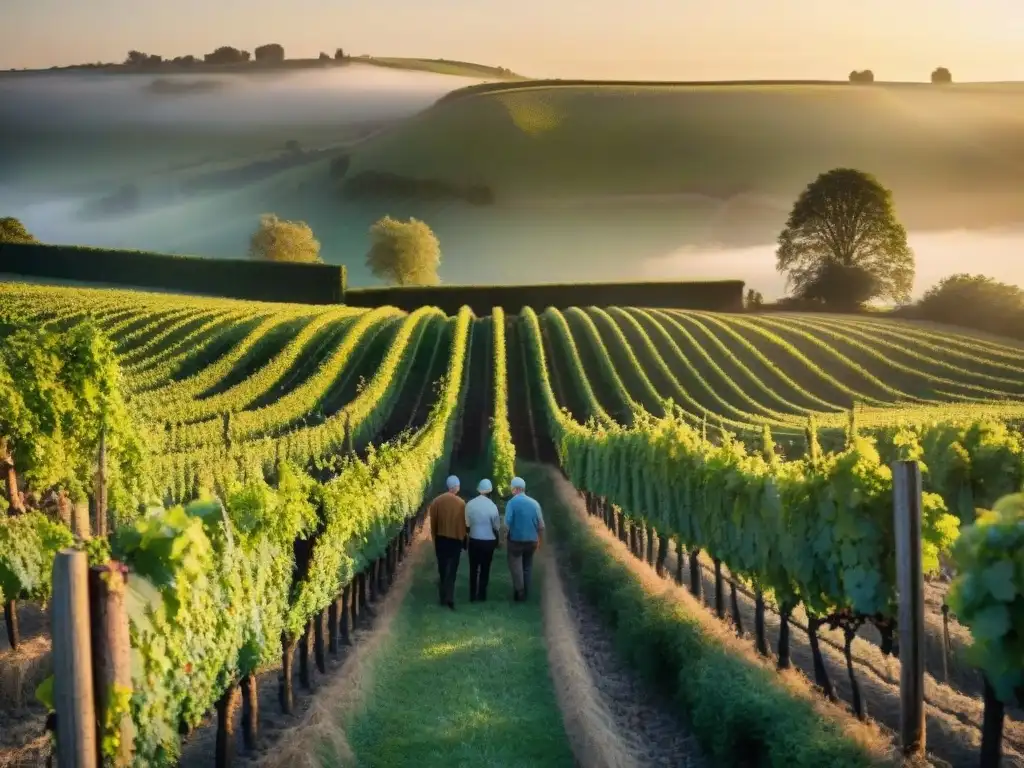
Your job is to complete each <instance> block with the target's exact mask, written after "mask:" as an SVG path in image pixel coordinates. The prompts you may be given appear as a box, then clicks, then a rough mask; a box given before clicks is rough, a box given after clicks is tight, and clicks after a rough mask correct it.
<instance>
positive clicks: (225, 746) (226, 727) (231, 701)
mask: <svg viewBox="0 0 1024 768" xmlns="http://www.w3.org/2000/svg"><path fill="white" fill-rule="evenodd" d="M237 709H238V684H237V683H235V681H234V680H232V681H231V682H230V683H229V684H228V688H227V690H226V691H224V693H223V694H222V695H221V697H220V698H219V699H218V700H217V741H216V743H215V746H214V749H215V752H214V765H215V766H216V768H231V766H232V765H233V764H234V760H235V744H236V743H237V739H236V737H235V711H236V710H237Z"/></svg>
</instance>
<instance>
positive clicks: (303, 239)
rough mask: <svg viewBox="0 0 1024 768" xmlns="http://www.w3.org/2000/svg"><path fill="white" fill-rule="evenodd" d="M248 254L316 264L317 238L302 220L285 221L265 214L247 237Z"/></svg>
mask: <svg viewBox="0 0 1024 768" xmlns="http://www.w3.org/2000/svg"><path fill="white" fill-rule="evenodd" d="M249 255H250V256H251V257H252V258H254V259H261V260H263V261H290V262H301V263H307V264H313V263H320V261H321V259H320V241H319V240H317V239H316V238H315V237H314V236H313V230H312V229H310V228H309V225H308V224H307V223H306V222H304V221H285V220H284V219H279V218H277V216H276V215H275V214H273V213H265V214H263V215H262V216H260V225H259V227H258V228H257V229H256V231H255V232H254V233H253V235H252V238H251V239H250V240H249Z"/></svg>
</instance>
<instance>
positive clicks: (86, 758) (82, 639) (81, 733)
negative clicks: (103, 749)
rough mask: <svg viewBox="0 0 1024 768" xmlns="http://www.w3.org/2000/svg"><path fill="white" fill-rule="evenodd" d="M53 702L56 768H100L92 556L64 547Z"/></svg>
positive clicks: (54, 617)
mask: <svg viewBox="0 0 1024 768" xmlns="http://www.w3.org/2000/svg"><path fill="white" fill-rule="evenodd" d="M50 610H51V613H50V616H51V622H52V627H51V632H52V635H51V636H52V638H53V702H54V708H55V710H56V713H57V761H56V765H57V768H95V766H96V765H97V760H96V750H97V743H96V709H95V704H94V699H93V681H92V642H91V639H90V637H89V560H88V556H87V555H86V554H85V552H79V551H77V550H74V549H63V550H61V551H60V552H58V553H57V556H56V558H54V561H53V603H52V605H51V609H50Z"/></svg>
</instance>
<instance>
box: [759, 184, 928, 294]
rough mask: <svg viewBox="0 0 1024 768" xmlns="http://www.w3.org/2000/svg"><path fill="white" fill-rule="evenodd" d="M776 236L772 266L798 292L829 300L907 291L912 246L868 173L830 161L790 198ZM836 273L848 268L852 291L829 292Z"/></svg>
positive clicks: (911, 270)
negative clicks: (828, 167)
mask: <svg viewBox="0 0 1024 768" xmlns="http://www.w3.org/2000/svg"><path fill="white" fill-rule="evenodd" d="M778 243H779V247H778V250H777V251H776V257H777V265H776V266H777V269H778V270H779V271H780V272H783V273H786V276H787V283H788V286H789V287H790V288H792V289H793V290H794V293H796V295H798V296H800V297H803V298H817V299H819V300H823V301H825V302H826V303H832V304H836V303H839V304H842V303H859V302H861V301H866V300H868V299H872V298H880V299H891V300H893V301H897V302H905V301H907V300H909V298H910V289H911V286H912V285H913V282H914V254H913V252H912V251H911V250H910V246H908V245H907V231H906V229H904V228H903V225H902V224H900V223H899V221H898V220H897V218H896V213H895V210H894V208H893V201H892V193H891V192H890V191H889V190H888V189H886V188H885V187H883V186H882V185H881V184H880V183H879V182H878V181H877V180H876V179H875V178H874V177H873V176H871V175H870V174H867V173H864V172H862V171H858V170H854V169H852V168H836V169H835V170H832V171H829V172H827V173H823V174H821V175H820V176H818V178H817V179H815V180H814V181H813V182H812V183H811V184H809V185H808V186H807V188H806V189H805V190H804V191H803V192H802V193H801V195H800V197H799V198H797V201H796V203H795V204H794V205H793V210H792V212H791V213H790V214H789V219H788V220H787V222H786V227H785V229H783V230H782V233H781V234H780V235H779V241H778ZM843 273H847V274H850V275H856V277H857V279H856V280H854V281H851V290H852V289H854V288H856V290H855V291H853V293H856V294H858V295H856V296H854V295H852V293H851V295H850V296H848V297H844V296H842V295H840V296H836V295H835V294H836V290H835V287H836V286H837V285H839V286H841V285H842V280H837V279H836V278H837V275H841V274H843ZM865 294H867V295H865Z"/></svg>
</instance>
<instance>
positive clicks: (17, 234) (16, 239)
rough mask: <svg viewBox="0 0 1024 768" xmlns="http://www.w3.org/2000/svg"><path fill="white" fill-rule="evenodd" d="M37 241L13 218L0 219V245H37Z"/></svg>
mask: <svg viewBox="0 0 1024 768" xmlns="http://www.w3.org/2000/svg"><path fill="white" fill-rule="evenodd" d="M37 242H39V241H38V240H36V239H35V237H33V236H32V234H31V233H30V232H29V231H28V230H27V229H25V225H24V224H22V223H21V222H20V221H19V220H18V219H16V218H14V217H13V216H4V217H2V218H0V243H37Z"/></svg>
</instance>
